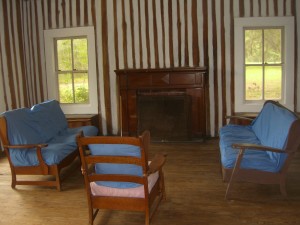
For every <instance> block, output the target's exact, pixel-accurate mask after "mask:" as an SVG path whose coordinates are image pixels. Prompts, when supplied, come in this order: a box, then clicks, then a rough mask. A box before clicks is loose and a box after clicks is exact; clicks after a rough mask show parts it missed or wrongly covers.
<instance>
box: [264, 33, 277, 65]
mask: <svg viewBox="0 0 300 225" xmlns="http://www.w3.org/2000/svg"><path fill="white" fill-rule="evenodd" d="M264 32H265V33H264V53H265V63H269V64H270V63H273V64H274V63H281V29H266V30H264Z"/></svg>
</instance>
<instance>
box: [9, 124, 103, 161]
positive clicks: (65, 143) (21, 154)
mask: <svg viewBox="0 0 300 225" xmlns="http://www.w3.org/2000/svg"><path fill="white" fill-rule="evenodd" d="M81 130H82V131H83V133H84V136H96V135H97V133H98V129H97V128H96V127H94V126H83V127H78V128H68V129H66V130H64V132H62V133H60V134H59V135H57V136H56V137H54V138H53V139H51V141H49V142H47V144H48V146H47V147H45V148H43V149H42V157H43V159H44V161H45V163H46V164H47V165H54V164H59V163H60V162H61V161H62V160H63V159H64V158H65V157H66V156H68V155H69V154H71V153H72V152H74V151H77V142H76V136H77V135H78V133H79V132H80V131H81ZM36 144H37V143H36ZM10 158H11V161H12V163H13V165H14V166H37V165H39V161H38V158H37V154H36V150H35V149H10Z"/></svg>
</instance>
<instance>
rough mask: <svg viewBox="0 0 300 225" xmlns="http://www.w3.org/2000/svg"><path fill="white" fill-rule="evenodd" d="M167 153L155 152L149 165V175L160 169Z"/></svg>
mask: <svg viewBox="0 0 300 225" xmlns="http://www.w3.org/2000/svg"><path fill="white" fill-rule="evenodd" d="M166 158H167V154H166V153H158V154H155V156H154V158H153V160H152V161H151V163H150V165H149V170H148V173H147V174H148V175H149V174H152V173H155V172H156V171H158V170H160V169H161V168H162V167H163V165H164V164H165V162H166Z"/></svg>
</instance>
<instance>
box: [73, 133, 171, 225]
mask: <svg viewBox="0 0 300 225" xmlns="http://www.w3.org/2000/svg"><path fill="white" fill-rule="evenodd" d="M77 140H78V146H79V152H80V157H81V162H82V174H83V175H84V180H85V188H86V194H87V199H88V207H89V224H93V222H94V219H95V217H96V215H97V214H98V211H99V209H112V210H130V211H141V212H144V213H145V224H146V225H149V223H150V220H151V218H152V216H153V215H154V213H155V211H156V209H157V207H158V205H159V203H160V202H161V200H162V199H165V187H164V175H163V171H162V167H163V165H164V164H165V161H166V155H164V154H156V155H155V157H154V159H153V160H152V161H151V162H148V156H147V152H148V147H149V144H150V133H149V131H145V132H144V133H143V134H142V135H141V136H140V137H107V136H106V137H103V136H97V137H78V139H77ZM87 149H89V150H87ZM155 200H157V201H155Z"/></svg>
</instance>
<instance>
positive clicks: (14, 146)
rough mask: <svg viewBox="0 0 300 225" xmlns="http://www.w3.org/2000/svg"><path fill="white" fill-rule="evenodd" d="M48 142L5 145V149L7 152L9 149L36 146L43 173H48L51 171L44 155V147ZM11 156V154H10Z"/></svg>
mask: <svg viewBox="0 0 300 225" xmlns="http://www.w3.org/2000/svg"><path fill="white" fill-rule="evenodd" d="M47 146H48V144H26V145H3V147H4V149H6V151H7V154H8V151H9V149H28V148H36V155H37V158H38V161H39V164H40V167H41V169H42V171H43V174H45V175H47V174H48V172H49V169H48V166H47V164H46V163H45V161H44V159H43V157H42V150H41V149H42V148H44V147H47ZM8 157H9V156H8Z"/></svg>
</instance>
